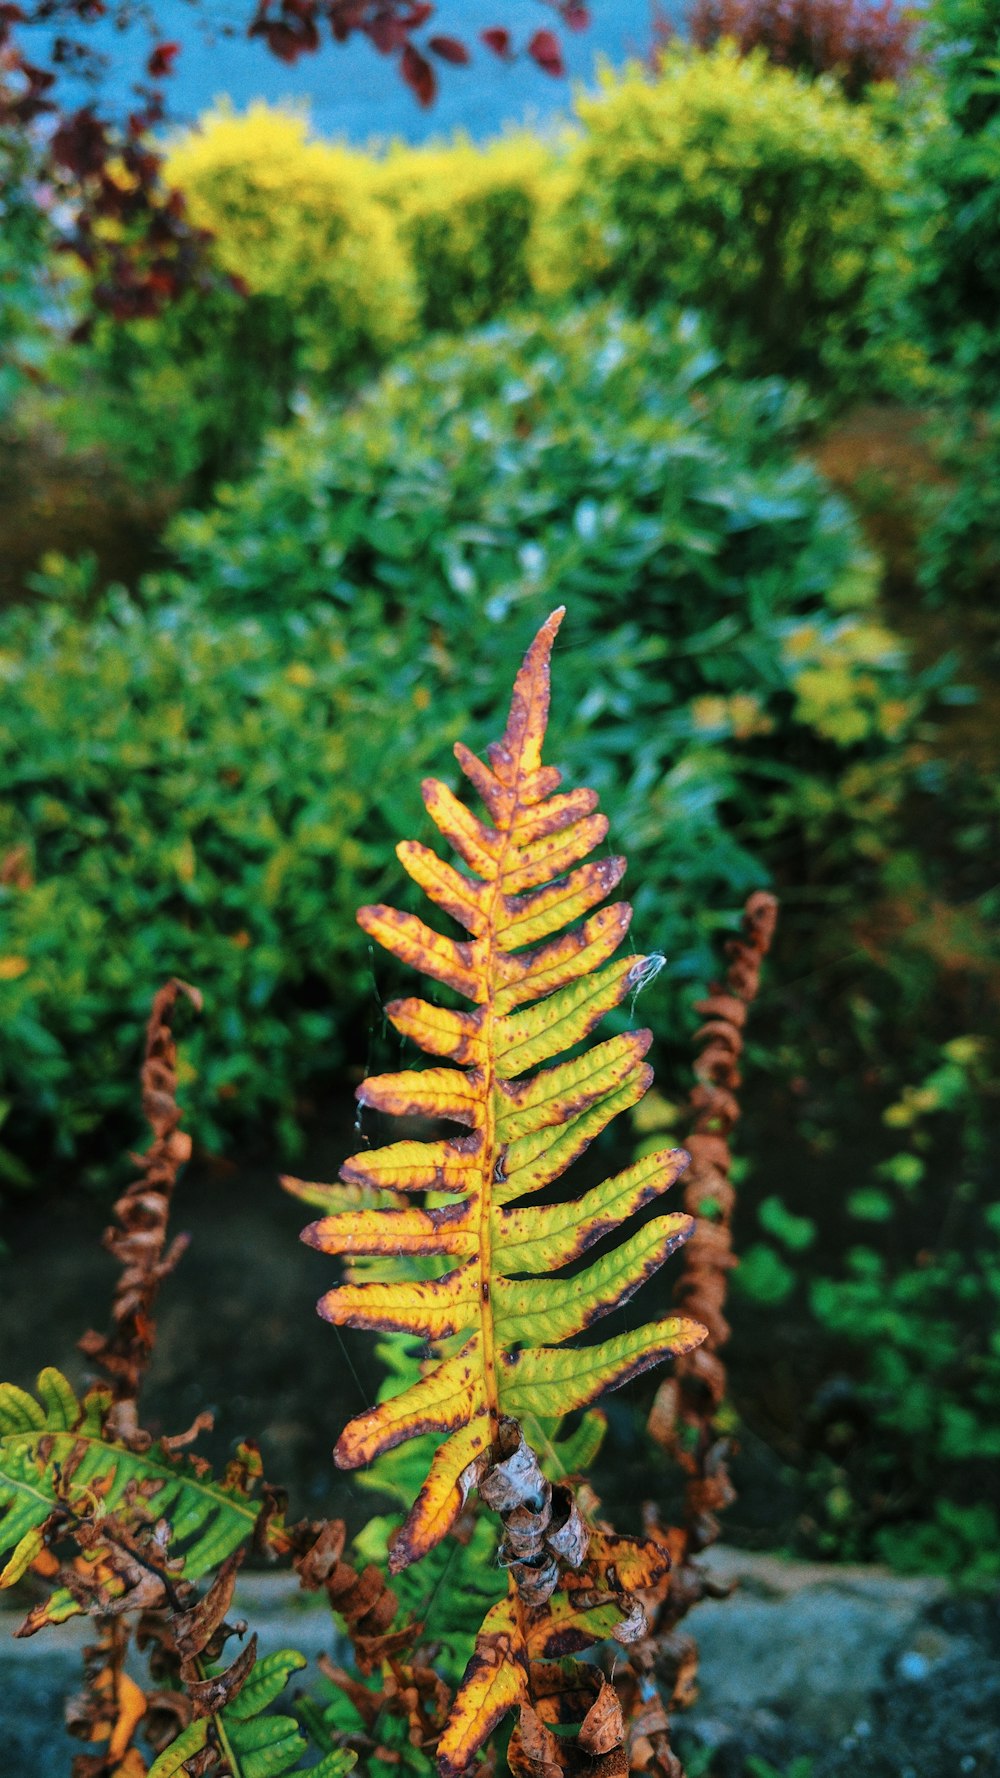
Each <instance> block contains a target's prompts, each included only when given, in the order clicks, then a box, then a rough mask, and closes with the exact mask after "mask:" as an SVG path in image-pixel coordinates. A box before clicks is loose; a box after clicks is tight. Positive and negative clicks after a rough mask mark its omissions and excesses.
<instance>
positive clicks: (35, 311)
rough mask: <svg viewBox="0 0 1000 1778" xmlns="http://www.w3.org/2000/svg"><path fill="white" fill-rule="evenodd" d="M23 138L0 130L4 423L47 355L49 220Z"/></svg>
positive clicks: (0, 406)
mask: <svg viewBox="0 0 1000 1778" xmlns="http://www.w3.org/2000/svg"><path fill="white" fill-rule="evenodd" d="M33 176H34V169H33V167H32V164H31V154H30V151H29V149H28V146H27V144H26V143H25V141H24V139H23V137H18V136H17V135H16V134H14V133H13V132H9V131H5V130H3V129H0V421H4V420H6V419H7V418H8V417H9V415H10V412H11V409H12V408H13V406H14V403H15V401H16V398H17V397H18V395H19V394H20V393H21V391H22V389H23V387H24V385H25V381H26V379H27V378H29V377H30V376H31V374H32V372H33V371H34V370H35V369H36V368H37V365H38V363H39V360H40V359H41V357H42V356H43V352H42V347H43V340H44V332H43V328H42V310H43V306H44V281H43V267H44V264H45V259H46V249H47V247H48V246H49V238H48V236H49V231H48V226H47V223H46V219H45V217H44V215H43V213H42V211H41V210H40V209H39V206H38V203H37V202H36V200H35V197H34V194H33V191H32V181H33Z"/></svg>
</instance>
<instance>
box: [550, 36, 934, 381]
mask: <svg viewBox="0 0 1000 1778" xmlns="http://www.w3.org/2000/svg"><path fill="white" fill-rule="evenodd" d="M577 110H578V113H579V116H580V120H581V122H582V125H583V133H582V135H581V137H580V139H579V141H578V143H577V145H576V148H575V150H574V155H573V170H574V174H575V196H574V198H573V199H572V201H571V204H570V207H569V212H568V226H569V228H570V231H571V234H572V236H573V238H574V241H575V248H576V251H575V258H576V263H577V275H576V288H577V289H578V290H593V289H594V288H595V287H596V288H598V289H603V290H609V291H614V292H616V293H620V294H621V295H623V296H625V297H627V299H628V300H629V302H630V303H632V304H633V305H634V306H635V307H636V308H638V309H640V310H641V309H645V308H647V307H648V306H649V305H650V304H651V303H655V302H656V301H658V300H660V299H662V298H669V299H670V300H672V301H675V302H680V303H684V304H690V305H691V306H692V307H694V308H698V309H699V310H701V312H702V313H703V314H704V316H705V318H706V321H707V323H708V325H709V327H710V329H711V331H712V334H713V338H714V340H715V342H716V344H717V345H718V347H719V349H720V351H722V353H723V354H724V356H725V358H726V362H727V363H728V364H729V365H730V366H731V367H732V368H737V369H743V370H745V371H748V372H749V373H750V374H752V375H760V374H761V373H764V374H768V373H771V372H779V373H780V374H781V375H783V376H789V377H802V378H804V379H805V380H806V381H807V382H809V383H811V384H813V385H814V386H816V387H818V388H832V389H834V390H836V391H837V392H838V393H840V394H846V393H851V392H858V391H862V390H866V389H867V390H869V391H870V388H871V385H872V381H873V379H874V380H875V381H876V382H881V383H882V384H883V385H884V384H885V381H886V380H887V379H890V380H891V378H892V377H893V376H895V375H898V374H903V373H904V372H905V371H906V370H907V369H908V367H909V364H910V358H911V356H912V354H910V353H909V352H908V350H907V348H906V347H905V345H904V344H903V343H902V342H900V341H897V339H896V336H895V326H896V323H895V316H896V312H897V306H898V303H899V300H900V296H901V292H902V286H903V279H904V275H905V271H906V265H905V258H904V254H903V249H902V245H901V225H900V221H899V217H898V214H897V211H898V200H899V196H900V192H901V187H902V180H903V166H902V160H901V154H900V151H899V149H898V148H897V147H896V146H894V145H893V144H892V143H891V142H890V141H889V140H888V139H887V138H886V137H885V136H884V135H883V134H882V133H880V131H879V129H878V128H877V126H876V122H875V121H874V116H873V114H872V113H870V112H869V111H868V110H867V109H866V107H864V106H858V105H852V104H850V103H849V102H848V101H847V99H845V98H844V96H843V94H842V93H841V92H840V91H839V89H838V88H837V87H836V86H835V85H834V84H833V83H832V82H829V81H816V82H811V83H810V82H806V81H804V80H802V79H800V78H798V77H797V76H795V75H794V74H792V73H790V72H789V71H788V70H787V69H784V68H777V67H774V66H773V65H772V64H770V63H769V62H768V61H767V59H766V58H765V56H764V54H763V52H756V53H754V54H752V55H749V56H746V57H741V56H740V54H739V52H738V51H737V49H736V47H735V46H734V45H733V44H730V43H723V44H721V45H720V46H719V47H718V48H716V49H713V50H710V51H708V52H707V53H703V54H701V53H692V52H690V51H689V50H685V49H683V48H676V49H673V50H671V51H668V52H667V53H666V54H665V55H664V57H663V61H662V64H661V66H660V67H659V68H658V70H657V72H656V74H655V75H653V74H651V73H650V72H649V70H647V69H643V68H641V67H638V66H634V67H632V68H630V69H628V70H627V71H626V72H625V73H624V74H623V75H620V76H618V75H614V74H612V73H610V72H606V73H605V74H604V76H603V78H602V81H601V90H600V92H599V94H597V95H595V96H592V97H587V98H581V99H580V100H579V101H578V105H577Z"/></svg>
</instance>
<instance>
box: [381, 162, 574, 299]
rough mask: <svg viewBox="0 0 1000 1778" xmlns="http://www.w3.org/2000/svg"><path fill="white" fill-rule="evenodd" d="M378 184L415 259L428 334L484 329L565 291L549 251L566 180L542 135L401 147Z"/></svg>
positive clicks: (383, 172) (401, 236)
mask: <svg viewBox="0 0 1000 1778" xmlns="http://www.w3.org/2000/svg"><path fill="white" fill-rule="evenodd" d="M371 178H372V189H373V191H374V192H375V193H376V195H377V196H378V197H379V198H381V200H382V201H383V202H384V203H385V204H386V205H387V206H388V207H389V209H390V211H391V212H392V214H393V216H394V217H395V219H396V222H397V225H398V228H399V233H400V238H401V240H402V242H403V244H404V246H405V247H406V249H407V252H408V253H409V256H410V259H411V261H412V264H413V269H414V273H415V276H416V280H417V285H418V288H419V292H420V319H421V322H422V324H423V326H424V328H425V329H427V330H428V331H431V332H433V331H436V330H438V329H444V330H448V331H452V332H460V331H463V330H465V329H467V328H469V327H476V326H479V325H481V324H482V323H483V322H484V321H491V320H492V319H493V318H494V316H496V315H499V314H501V313H502V312H503V311H504V310H505V309H510V308H512V307H514V306H515V305H516V304H519V303H522V302H524V301H525V300H526V299H527V298H529V297H532V296H536V295H547V294H550V293H551V292H552V291H553V289H558V288H559V287H560V286H559V284H558V282H555V283H554V278H553V269H552V268H551V267H550V265H549V263H548V254H547V252H546V250H545V248H546V241H547V237H548V224H549V222H550V220H551V217H552V215H553V213H554V212H555V210H556V208H557V206H558V203H559V200H560V197H561V195H562V191H563V186H564V184H565V179H564V177H561V176H560V171H559V164H558V161H557V158H556V155H555V154H554V152H553V150H552V149H551V148H550V147H549V146H548V145H547V144H546V143H545V142H543V141H542V140H541V139H540V138H539V137H537V136H528V135H518V136H513V135H512V136H506V137H503V138H502V139H501V140H499V141H497V142H492V143H488V144H486V145H485V146H483V147H479V146H477V145H475V144H474V143H472V142H469V141H467V140H465V139H464V138H462V137H458V138H457V139H456V140H454V141H452V142H447V143H441V144H440V145H431V146H429V147H425V148H408V147H402V146H399V147H395V148H393V149H392V150H391V152H390V153H389V154H388V155H387V156H386V158H385V160H383V161H378V162H374V163H373V164H372V169H371Z"/></svg>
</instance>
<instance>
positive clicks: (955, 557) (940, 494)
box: [917, 405, 1000, 614]
mask: <svg viewBox="0 0 1000 1778" xmlns="http://www.w3.org/2000/svg"><path fill="white" fill-rule="evenodd" d="M930 442H931V446H932V449H933V451H934V455H935V457H936V459H937V462H938V464H939V466H940V469H941V471H942V480H941V481H940V482H939V483H937V484H936V485H934V486H932V487H929V488H927V489H926V490H925V491H924V492H923V494H922V496H921V502H920V504H921V509H922V517H923V520H924V523H923V526H922V527H921V530H920V533H919V542H918V551H919V555H918V566H917V573H918V579H919V582H920V585H921V586H922V587H923V589H924V591H925V592H926V593H927V594H928V595H929V598H930V601H931V603H933V604H935V605H946V604H948V603H949V602H950V601H951V600H964V601H966V602H968V603H969V604H970V605H972V604H975V603H981V604H982V605H983V607H984V614H989V613H990V612H991V611H992V610H993V609H994V605H995V599H996V588H997V583H998V580H1000V406H996V405H995V406H993V407H992V408H988V409H986V410H970V409H969V408H967V407H962V406H957V405H956V406H954V407H952V408H947V409H944V410H943V411H942V413H941V414H940V415H939V416H938V417H937V419H936V421H935V423H934V425H933V426H932V427H931V429H930Z"/></svg>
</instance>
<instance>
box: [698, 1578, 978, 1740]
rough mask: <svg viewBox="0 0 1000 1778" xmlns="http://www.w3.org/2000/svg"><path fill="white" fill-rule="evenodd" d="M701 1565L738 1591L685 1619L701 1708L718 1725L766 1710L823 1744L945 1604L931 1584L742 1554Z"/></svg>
mask: <svg viewBox="0 0 1000 1778" xmlns="http://www.w3.org/2000/svg"><path fill="white" fill-rule="evenodd" d="M705 1565H706V1566H707V1567H710V1568H711V1570H712V1572H713V1574H714V1575H716V1576H717V1578H718V1579H720V1580H724V1581H731V1582H732V1583H733V1584H734V1586H735V1588H736V1591H735V1592H734V1593H733V1595H732V1596H731V1597H730V1598H729V1599H724V1600H719V1601H715V1600H706V1601H705V1603H704V1604H703V1605H700V1606H699V1607H698V1609H697V1611H695V1612H694V1613H693V1614H692V1616H691V1617H690V1618H689V1620H688V1624H689V1627H690V1629H691V1630H692V1632H693V1634H694V1635H695V1637H696V1638H697V1641H698V1646H699V1649H700V1651H701V1662H700V1669H699V1671H700V1685H701V1695H702V1699H703V1700H704V1708H705V1709H707V1710H709V1711H710V1712H711V1715H712V1716H713V1717H722V1718H726V1717H727V1716H730V1715H731V1714H732V1712H733V1711H734V1710H747V1709H764V1710H769V1711H773V1712H776V1713H777V1714H778V1715H779V1716H782V1717H784V1716H794V1717H795V1719H796V1721H797V1722H799V1723H801V1725H802V1726H803V1728H806V1729H810V1730H814V1731H815V1732H816V1733H818V1734H824V1735H828V1736H837V1737H839V1736H841V1735H844V1734H846V1733H847V1732H848V1730H849V1729H850V1728H851V1725H852V1724H853V1723H854V1722H855V1721H856V1719H857V1718H858V1716H859V1714H862V1713H863V1711H864V1708H865V1705H866V1703H867V1700H868V1699H869V1697H870V1696H871V1694H872V1693H873V1692H874V1691H875V1690H876V1688H877V1687H878V1686H879V1685H880V1684H881V1683H882V1680H883V1669H884V1666H885V1663H886V1661H887V1660H888V1659H889V1657H890V1656H891V1655H892V1654H893V1653H894V1652H895V1651H897V1650H899V1649H901V1648H904V1647H907V1646H909V1642H910V1639H912V1638H913V1636H914V1635H915V1634H916V1632H917V1629H918V1625H919V1623H920V1620H921V1616H922V1614H923V1613H924V1612H926V1610H927V1609H928V1607H929V1606H931V1605H932V1604H934V1603H935V1602H936V1601H938V1600H940V1599H942V1598H943V1597H945V1596H946V1589H945V1587H944V1586H943V1584H942V1583H941V1582H939V1581H936V1580H924V1579H909V1578H906V1579H904V1578H901V1577H900V1576H898V1575H892V1574H889V1573H888V1571H886V1570H882V1569H873V1568H853V1567H846V1566H845V1567H842V1568H832V1567H830V1566H827V1565H822V1564H819V1563H807V1562H790V1561H785V1560H783V1559H782V1558H780V1557H776V1556H761V1555H758V1554H756V1553H753V1554H751V1553H748V1552H746V1551H742V1550H728V1549H719V1548H716V1549H715V1550H713V1551H711V1552H709V1553H708V1555H707V1556H706V1558H705ZM914 1650H915V1652H916V1645H915V1644H914Z"/></svg>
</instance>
